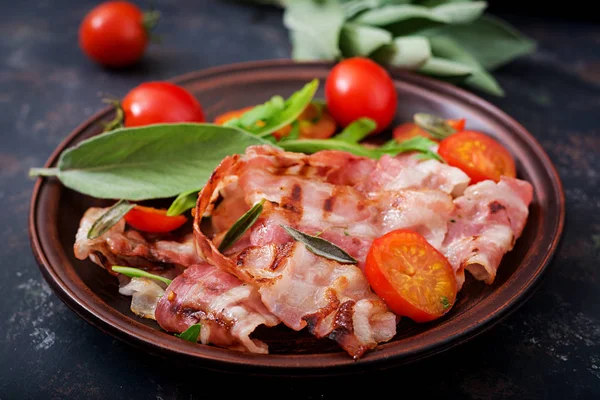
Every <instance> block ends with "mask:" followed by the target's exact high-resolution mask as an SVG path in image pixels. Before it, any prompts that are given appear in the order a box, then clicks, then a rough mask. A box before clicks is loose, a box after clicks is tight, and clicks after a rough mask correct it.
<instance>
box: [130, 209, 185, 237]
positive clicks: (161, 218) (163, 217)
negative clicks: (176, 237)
mask: <svg viewBox="0 0 600 400" xmlns="http://www.w3.org/2000/svg"><path fill="white" fill-rule="evenodd" d="M125 221H126V222H127V223H128V224H129V225H131V226H132V227H134V228H135V229H137V230H140V231H144V232H151V233H166V232H171V231H174V230H175V229H177V228H179V227H181V226H182V225H183V224H185V222H186V221H187V217H186V216H184V215H175V216H169V215H167V210H166V209H161V208H153V207H144V206H135V207H134V208H132V209H131V210H130V211H129V212H128V213H127V214H125Z"/></svg>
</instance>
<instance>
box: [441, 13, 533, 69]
mask: <svg viewBox="0 0 600 400" xmlns="http://www.w3.org/2000/svg"><path fill="white" fill-rule="evenodd" d="M436 33H437V35H441V36H445V37H449V38H451V39H453V40H455V41H456V42H457V43H459V44H460V45H461V46H462V47H463V48H464V49H465V50H466V51H468V52H469V54H471V56H473V57H474V58H475V59H476V60H477V61H478V62H479V63H480V64H481V65H482V66H483V68H484V69H485V70H487V71H492V70H494V69H496V68H499V67H501V66H502V65H505V64H507V63H508V62H510V61H512V60H513V59H515V58H517V57H521V56H524V55H526V54H529V53H532V52H534V51H535V49H536V43H535V41H533V40H531V39H530V38H528V37H526V36H524V35H523V34H521V33H520V32H519V31H517V30H516V29H515V28H514V27H512V26H511V25H510V24H508V23H506V22H505V21H502V20H500V19H498V18H495V17H492V16H489V15H484V16H482V17H481V18H479V19H477V20H476V21H473V22H471V23H470V24H463V25H452V26H445V27H442V28H439V29H438V30H436Z"/></svg>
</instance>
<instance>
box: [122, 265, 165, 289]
mask: <svg viewBox="0 0 600 400" xmlns="http://www.w3.org/2000/svg"><path fill="white" fill-rule="evenodd" d="M112 270H113V271H115V272H118V273H119V274H123V275H125V276H128V277H130V278H150V279H154V280H157V281H161V282H163V283H166V284H167V285H170V284H171V282H173V281H172V280H171V279H168V278H165V277H162V276H159V275H154V274H151V273H149V272H146V271H144V270H143V269H139V268H131V267H121V266H117V265H115V266H113V267H112Z"/></svg>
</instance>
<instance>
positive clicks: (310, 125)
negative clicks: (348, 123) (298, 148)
mask: <svg viewBox="0 0 600 400" xmlns="http://www.w3.org/2000/svg"><path fill="white" fill-rule="evenodd" d="M298 123H299V124H300V135H299V136H300V138H301V139H327V138H329V137H331V136H333V134H334V133H335V130H336V128H337V124H336V123H335V120H334V119H333V117H332V116H331V114H330V113H329V111H328V110H327V109H326V108H325V109H323V110H320V111H319V109H318V108H317V106H315V105H314V104H312V103H311V104H309V105H308V106H307V107H306V109H304V111H303V112H302V114H300V116H299V117H298Z"/></svg>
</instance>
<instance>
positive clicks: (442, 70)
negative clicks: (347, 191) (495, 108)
mask: <svg viewBox="0 0 600 400" xmlns="http://www.w3.org/2000/svg"><path fill="white" fill-rule="evenodd" d="M246 1H252V2H257V3H271V4H277V5H280V6H282V7H284V8H285V11H284V17H283V19H284V24H285V26H286V27H287V28H288V30H289V35H290V41H291V43H292V58H293V59H296V60H299V61H309V60H329V61H337V60H341V59H344V58H349V57H355V56H360V57H369V58H371V59H373V60H375V61H377V62H378V63H380V64H382V65H386V66H394V67H400V68H404V69H408V70H412V71H416V72H418V73H422V74H426V75H429V76H433V77H435V78H437V79H440V80H445V81H448V82H451V83H454V84H457V85H464V86H468V87H470V88H475V89H478V90H480V91H482V92H484V93H488V94H492V95H496V96H503V95H504V90H503V89H502V88H501V87H500V85H499V83H498V82H497V80H496V79H495V78H494V77H493V76H492V74H491V72H492V71H494V70H495V69H496V68H498V67H500V66H502V65H505V64H507V63H508V62H510V61H512V60H513V59H515V58H517V57H521V56H524V55H526V54H529V53H531V52H533V51H534V50H535V48H536V44H535V42H534V41H533V40H532V39H530V38H528V37H526V36H524V35H523V34H521V33H520V32H519V31H518V30H517V29H515V28H514V27H513V26H511V25H509V24H508V23H507V22H506V21H503V20H501V19H500V18H497V17H494V16H491V15H488V14H486V13H484V11H485V10H486V8H487V6H488V4H487V2H485V1H474V0H279V1H277V0H246Z"/></svg>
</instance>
